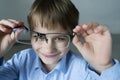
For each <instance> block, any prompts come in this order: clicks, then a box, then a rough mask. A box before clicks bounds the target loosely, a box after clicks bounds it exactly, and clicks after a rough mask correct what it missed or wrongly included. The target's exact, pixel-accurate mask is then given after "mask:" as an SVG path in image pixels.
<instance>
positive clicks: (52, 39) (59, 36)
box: [13, 28, 73, 48]
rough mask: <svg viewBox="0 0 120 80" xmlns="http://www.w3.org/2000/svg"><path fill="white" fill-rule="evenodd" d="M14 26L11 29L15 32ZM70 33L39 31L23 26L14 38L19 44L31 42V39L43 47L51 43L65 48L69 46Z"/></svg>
mask: <svg viewBox="0 0 120 80" xmlns="http://www.w3.org/2000/svg"><path fill="white" fill-rule="evenodd" d="M16 29H17V28H15V29H14V30H13V31H14V33H15V32H16ZM72 37H73V36H72V35H70V34H64V33H39V32H36V31H32V30H29V29H27V28H25V29H24V30H23V31H22V33H20V35H19V37H18V38H16V42H18V43H21V44H29V45H30V44H31V41H32V42H34V43H37V44H39V46H40V47H43V46H44V45H46V44H52V45H53V46H54V47H57V48H67V47H69V44H70V41H71V39H72Z"/></svg>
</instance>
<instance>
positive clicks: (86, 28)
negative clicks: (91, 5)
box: [82, 23, 99, 35]
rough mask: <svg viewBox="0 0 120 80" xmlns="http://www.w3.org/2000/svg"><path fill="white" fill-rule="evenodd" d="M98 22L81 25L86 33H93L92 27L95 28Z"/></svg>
mask: <svg viewBox="0 0 120 80" xmlns="http://www.w3.org/2000/svg"><path fill="white" fill-rule="evenodd" d="M98 25H99V24H97V23H89V24H84V25H83V26H82V27H83V29H84V30H85V31H86V33H87V34H88V35H90V34H92V33H94V28H96V27H97V26H98Z"/></svg>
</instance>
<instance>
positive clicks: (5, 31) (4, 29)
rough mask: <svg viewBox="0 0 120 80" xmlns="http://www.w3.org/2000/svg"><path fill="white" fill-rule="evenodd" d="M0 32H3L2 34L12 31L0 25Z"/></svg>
mask: <svg viewBox="0 0 120 80" xmlns="http://www.w3.org/2000/svg"><path fill="white" fill-rule="evenodd" d="M0 31H1V32H3V33H11V32H12V29H11V28H8V27H6V26H4V25H0Z"/></svg>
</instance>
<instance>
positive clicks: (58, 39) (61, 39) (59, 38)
mask: <svg viewBox="0 0 120 80" xmlns="http://www.w3.org/2000/svg"><path fill="white" fill-rule="evenodd" d="M55 40H56V41H67V37H65V36H61V37H56V39H55Z"/></svg>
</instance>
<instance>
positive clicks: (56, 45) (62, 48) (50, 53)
mask: <svg viewBox="0 0 120 80" xmlns="http://www.w3.org/2000/svg"><path fill="white" fill-rule="evenodd" d="M33 31H34V32H38V33H43V34H47V33H50V34H47V35H43V34H42V35H39V38H36V36H38V34H36V33H33V34H32V37H31V42H32V47H33V49H34V50H35V52H36V53H37V55H38V56H39V57H40V59H41V60H42V62H43V63H44V64H45V65H56V64H57V63H58V62H59V60H60V59H61V58H62V57H63V56H64V54H66V53H67V52H68V50H69V48H68V47H66V46H67V45H66V43H67V44H68V42H70V41H69V40H68V39H69V37H67V36H66V35H65V34H66V31H65V30H63V29H61V27H57V28H56V29H54V30H48V29H46V28H43V27H40V26H39V27H35V28H34V30H33ZM53 33H62V34H64V35H61V34H53Z"/></svg>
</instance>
